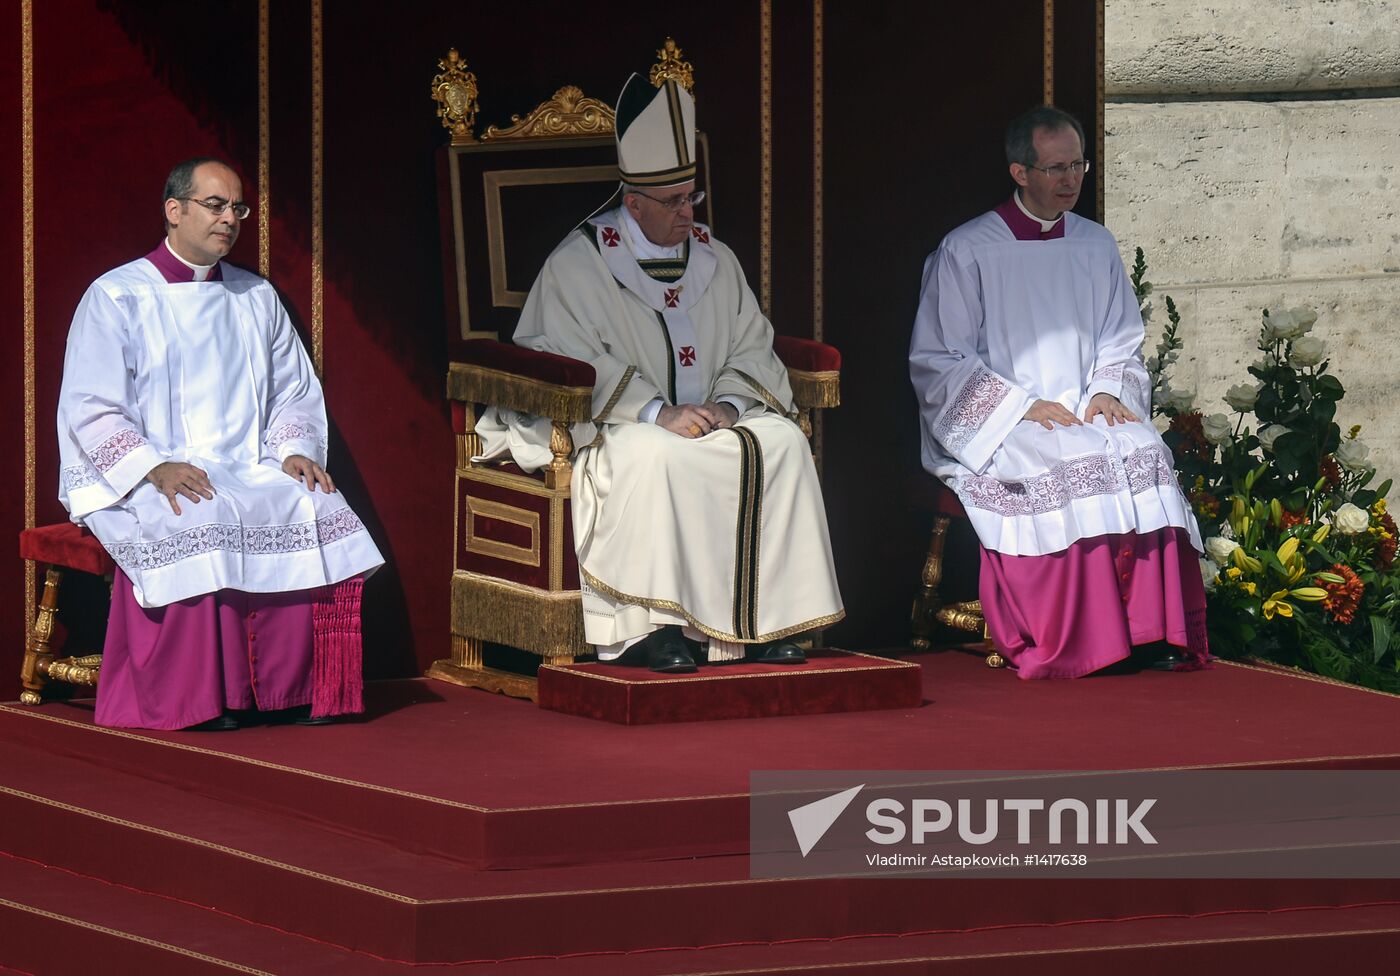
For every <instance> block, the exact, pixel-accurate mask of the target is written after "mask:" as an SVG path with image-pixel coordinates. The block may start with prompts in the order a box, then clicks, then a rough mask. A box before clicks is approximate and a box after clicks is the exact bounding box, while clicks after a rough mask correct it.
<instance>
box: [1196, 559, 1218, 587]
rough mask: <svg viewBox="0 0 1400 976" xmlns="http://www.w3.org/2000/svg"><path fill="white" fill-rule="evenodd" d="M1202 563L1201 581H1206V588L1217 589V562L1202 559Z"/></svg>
mask: <svg viewBox="0 0 1400 976" xmlns="http://www.w3.org/2000/svg"><path fill="white" fill-rule="evenodd" d="M1200 564H1201V582H1202V583H1204V584H1205V585H1206V589H1208V590H1213V589H1215V576H1216V572H1215V564H1214V563H1212V562H1211V561H1210V560H1209V559H1202V560H1200Z"/></svg>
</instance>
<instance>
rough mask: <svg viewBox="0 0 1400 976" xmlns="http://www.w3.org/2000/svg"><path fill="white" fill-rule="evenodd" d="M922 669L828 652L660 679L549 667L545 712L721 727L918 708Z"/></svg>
mask: <svg viewBox="0 0 1400 976" xmlns="http://www.w3.org/2000/svg"><path fill="white" fill-rule="evenodd" d="M922 684H923V682H922V669H921V668H920V667H919V666H918V665H917V664H911V663H909V662H907V661H893V660H890V659H889V658H882V657H874V656H872V655H869V654H859V653H853V652H850V651H841V650H836V649H834V648H822V649H819V650H814V651H811V652H810V653H809V654H808V655H807V663H806V664H805V665H802V666H800V667H785V666H783V665H777V664H759V663H757V662H740V663H737V664H728V665H723V666H716V667H702V668H700V669H699V670H698V671H697V672H696V673H694V674H686V675H668V674H654V673H652V672H650V671H647V670H646V669H645V668H636V667H627V666H624V665H619V664H608V663H606V662H601V661H599V662H593V663H588V664H568V665H548V664H547V665H543V666H542V667H541V668H540V673H539V704H540V707H541V708H547V709H550V710H551V711H556V712H564V713H565V714H568V715H578V716H581V717H583V718H594V719H600V720H602V721H605V722H615V723H617V724H618V725H656V724H665V723H673V722H716V721H722V720H725V719H745V718H774V717H777V716H780V715H831V714H835V713H838V712H862V711H875V710H879V709H912V708H918V707H919V704H920V702H921V701H922V699H923V694H922Z"/></svg>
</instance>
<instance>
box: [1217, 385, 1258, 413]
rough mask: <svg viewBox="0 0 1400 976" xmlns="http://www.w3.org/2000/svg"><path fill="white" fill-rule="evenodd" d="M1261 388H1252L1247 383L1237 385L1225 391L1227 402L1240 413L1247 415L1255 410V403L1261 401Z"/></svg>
mask: <svg viewBox="0 0 1400 976" xmlns="http://www.w3.org/2000/svg"><path fill="white" fill-rule="evenodd" d="M1259 390H1260V387H1259V386H1250V385H1249V384H1247V383H1236V384H1235V385H1234V386H1232V387H1230V388H1229V389H1228V390H1226V391H1225V397H1224V399H1225V402H1226V403H1228V404H1229V405H1230V406H1232V407H1234V408H1235V410H1237V411H1238V412H1239V413H1245V412H1246V411H1248V410H1252V409H1254V401H1255V400H1258V399H1259Z"/></svg>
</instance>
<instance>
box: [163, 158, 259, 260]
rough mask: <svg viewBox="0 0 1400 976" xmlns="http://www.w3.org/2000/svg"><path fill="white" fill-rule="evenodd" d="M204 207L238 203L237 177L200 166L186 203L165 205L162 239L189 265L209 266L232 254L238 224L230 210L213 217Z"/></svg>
mask: <svg viewBox="0 0 1400 976" xmlns="http://www.w3.org/2000/svg"><path fill="white" fill-rule="evenodd" d="M201 200H202V201H204V202H205V203H229V204H232V203H242V202H243V184H242V182H240V181H239V179H238V174H237V173H235V172H234V171H233V170H231V169H229V168H228V167H227V166H224V165H222V164H220V163H201V164H200V165H199V166H196V167H195V170H194V188H193V189H191V190H190V199H189V200H175V199H173V198H172V199H170V200H167V201H165V219H166V221H167V222H168V223H169V224H170V228H169V230H168V231H166V237H167V239H168V240H169V241H170V247H171V249H172V250H174V251H175V253H176V254H178V255H180V257H182V258H184V259H185V260H186V261H189V262H190V263H191V264H213V263H214V262H215V261H218V260H219V259H220V258H223V257H225V256H226V255H227V254H228V252H229V251H231V250H233V242H234V241H236V240H238V228H239V224H240V221H239V219H238V218H237V217H236V216H234V213H233V207H227V208H225V210H224V212H223V213H221V214H215V213H213V212H212V211H211V210H209V208H208V207H205V206H201V205H200V203H198V202H197V201H201Z"/></svg>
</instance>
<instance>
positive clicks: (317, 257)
mask: <svg viewBox="0 0 1400 976" xmlns="http://www.w3.org/2000/svg"><path fill="white" fill-rule="evenodd" d="M321 4H322V0H311V359H312V362H313V363H314V364H315V366H316V376H317V378H318V379H324V378H325V373H326V296H325V257H326V206H325V199H326V198H325V183H324V176H325V155H324V148H325V139H324V134H325V117H326V115H325V107H326V98H325V74H326V72H325V66H326V65H325V53H326V48H325V36H324V20H323V16H322V13H323V12H322V8H321Z"/></svg>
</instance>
